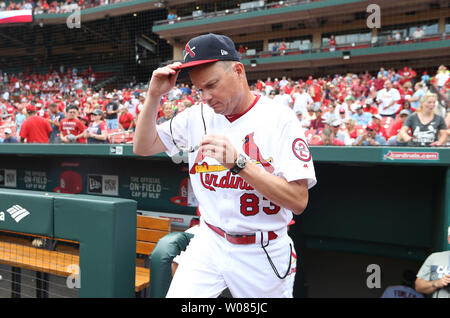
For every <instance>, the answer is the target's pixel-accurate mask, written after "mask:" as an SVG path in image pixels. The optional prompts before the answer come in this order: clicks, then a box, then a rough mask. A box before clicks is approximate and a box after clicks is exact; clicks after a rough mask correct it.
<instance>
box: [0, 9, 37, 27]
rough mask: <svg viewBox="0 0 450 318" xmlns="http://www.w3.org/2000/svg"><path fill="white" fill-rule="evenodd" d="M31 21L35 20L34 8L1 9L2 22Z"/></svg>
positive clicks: (0, 18)
mask: <svg viewBox="0 0 450 318" xmlns="http://www.w3.org/2000/svg"><path fill="white" fill-rule="evenodd" d="M31 22H33V11H32V10H10V11H0V24H9V23H31Z"/></svg>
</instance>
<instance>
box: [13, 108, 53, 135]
mask: <svg viewBox="0 0 450 318" xmlns="http://www.w3.org/2000/svg"><path fill="white" fill-rule="evenodd" d="M26 110H27V113H28V115H29V117H28V118H27V119H25V121H24V122H23V124H22V126H21V128H20V142H27V143H48V140H49V137H50V134H51V132H52V127H51V126H50V124H49V123H48V122H47V120H45V119H44V118H42V117H39V116H36V108H35V107H34V106H33V105H31V104H29V105H27V107H26Z"/></svg>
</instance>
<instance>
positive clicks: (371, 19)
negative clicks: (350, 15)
mask: <svg viewBox="0 0 450 318" xmlns="http://www.w3.org/2000/svg"><path fill="white" fill-rule="evenodd" d="M366 12H367V13H370V15H369V16H368V17H367V20H366V22H367V27H368V28H369V29H380V28H381V8H380V6H379V5H378V4H374V3H373V4H370V5H369V6H368V7H367V10H366Z"/></svg>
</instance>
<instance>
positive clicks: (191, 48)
mask: <svg viewBox="0 0 450 318" xmlns="http://www.w3.org/2000/svg"><path fill="white" fill-rule="evenodd" d="M183 60H184V63H183V64H182V65H180V66H179V67H178V69H180V70H181V69H187V68H190V67H194V66H198V65H202V64H207V63H212V62H217V61H237V62H239V61H240V58H239V54H238V53H237V51H236V48H235V45H234V43H233V41H232V40H231V39H230V38H229V37H227V36H225V35H220V34H213V33H209V34H203V35H199V36H197V37H195V38H193V39H191V40H190V41H189V42H188V43H187V44H186V46H185V48H184V51H183Z"/></svg>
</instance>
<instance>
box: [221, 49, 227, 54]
mask: <svg viewBox="0 0 450 318" xmlns="http://www.w3.org/2000/svg"><path fill="white" fill-rule="evenodd" d="M220 54H222V55H228V52H227V51H225V50H220Z"/></svg>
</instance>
